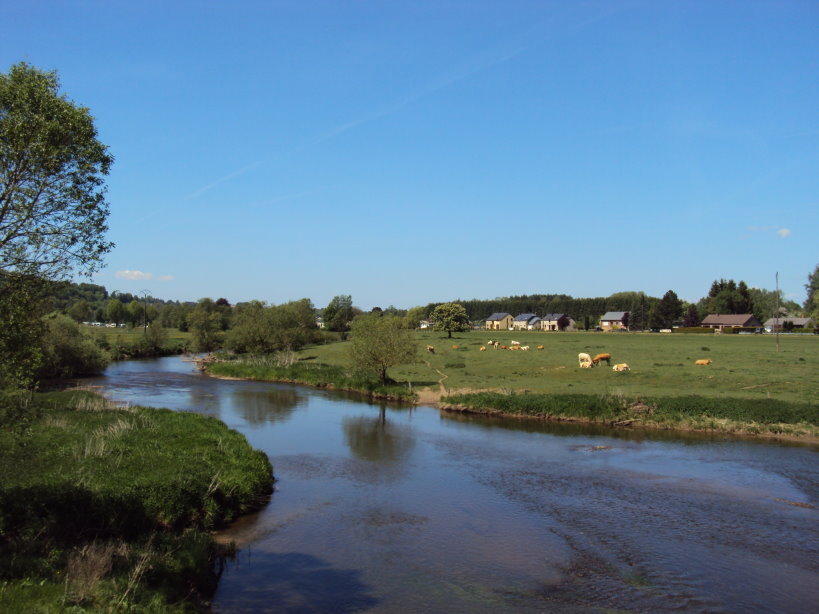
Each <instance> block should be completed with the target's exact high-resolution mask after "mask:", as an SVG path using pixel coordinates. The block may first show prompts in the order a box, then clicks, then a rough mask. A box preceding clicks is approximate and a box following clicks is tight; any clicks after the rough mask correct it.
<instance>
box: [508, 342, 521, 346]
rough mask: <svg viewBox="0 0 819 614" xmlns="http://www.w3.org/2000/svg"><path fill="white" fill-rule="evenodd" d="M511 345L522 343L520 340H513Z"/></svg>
mask: <svg viewBox="0 0 819 614" xmlns="http://www.w3.org/2000/svg"><path fill="white" fill-rule="evenodd" d="M509 345H520V341H512V342H511V343H510V344H509Z"/></svg>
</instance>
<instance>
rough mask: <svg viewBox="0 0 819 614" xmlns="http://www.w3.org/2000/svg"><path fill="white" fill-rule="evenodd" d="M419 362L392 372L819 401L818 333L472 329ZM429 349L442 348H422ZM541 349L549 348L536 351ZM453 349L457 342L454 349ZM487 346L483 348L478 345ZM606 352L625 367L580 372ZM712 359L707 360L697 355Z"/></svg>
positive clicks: (319, 357)
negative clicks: (492, 343)
mask: <svg viewBox="0 0 819 614" xmlns="http://www.w3.org/2000/svg"><path fill="white" fill-rule="evenodd" d="M416 335H417V336H416V338H417V343H418V347H419V353H418V356H419V361H418V362H417V363H415V364H406V365H399V366H396V367H393V368H392V369H390V371H389V375H390V377H392V378H393V379H395V380H397V381H399V382H405V383H406V382H411V383H412V385H413V389H414V390H416V391H419V390H422V389H423V388H424V387H429V388H430V389H431V390H432V391H434V392H440V391H441V385H443V387H444V389H445V391H446V393H447V394H454V393H456V392H477V391H494V392H523V391H526V392H530V393H543V394H566V393H577V394H600V395H620V396H627V397H641V396H651V397H672V396H681V395H699V396H704V397H709V398H719V399H730V398H746V399H776V400H782V401H789V402H798V403H815V402H816V399H817V398H819V336H816V335H810V336H808V335H806V336H788V335H781V336H780V351H779V352H777V351H776V341H775V339H774V336H773V335H727V334H724V335H698V334H692V335H686V334H663V333H605V332H577V333H543V332H511V331H495V332H492V331H470V332H468V333H455V334H453V337H452V339H447V338H446V333H437V332H426V331H419V332H418V333H417V334H416ZM490 339H491V340H495V339H497V340H498V341H500V343H501V345H507V346H509V345H510V344H511V341H512V340H515V341H519V342H520V343H521V344H522V345H528V346H529V347H530V349H529V350H528V351H510V350H501V349H498V350H493V349H491V348H490V347H489V346H488V345H487V341H489V340H490ZM427 345H431V346H433V347H434V348H435V353H434V354H431V353H428V352H426V351H425V349H424V348H425V347H426V346H427ZM538 345H543V346H544V349H543V350H537V349H536V348H537V346H538ZM347 346H348V344H347V343H346V342H345V343H335V344H329V345H324V346H311V347H309V348H306V349H304V350H302V351H301V353H300V356H301V358H302V360H309V361H315V362H322V363H327V364H333V365H338V366H346V364H347V357H346V348H347ZM452 346H457V348H453V347H452ZM481 346H485V347H486V348H487V349H486V351H480V347H481ZM580 352H586V353H588V354H591V355H592V356H594V355H595V354H598V353H604V352H608V353H610V354H611V355H612V365H614V364H616V363H627V364H628V365H629V367H630V369H631V370H630V371H626V372H622V373H618V372H615V371H613V370H612V368H611V367H609V366H607V365H606V364H605V363H602V364H600V365H598V366H597V367H595V368H593V369H580V368H579V367H578V360H577V355H578V354H579V353H580ZM706 358H710V359H711V360H712V361H713V362H712V364H710V365H708V366H697V365H695V364H694V363H695V361H696V360H698V359H706Z"/></svg>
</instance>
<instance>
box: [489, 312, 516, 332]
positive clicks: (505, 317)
mask: <svg viewBox="0 0 819 614" xmlns="http://www.w3.org/2000/svg"><path fill="white" fill-rule="evenodd" d="M511 326H512V316H511V315H510V314H508V313H506V312H501V313H493V314H492V315H491V316H489V317H488V318H486V330H509V328H511Z"/></svg>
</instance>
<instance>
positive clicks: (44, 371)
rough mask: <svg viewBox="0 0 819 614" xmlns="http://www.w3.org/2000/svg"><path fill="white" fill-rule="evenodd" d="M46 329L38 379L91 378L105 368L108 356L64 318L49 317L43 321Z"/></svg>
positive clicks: (83, 332)
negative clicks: (90, 376) (82, 376)
mask: <svg viewBox="0 0 819 614" xmlns="http://www.w3.org/2000/svg"><path fill="white" fill-rule="evenodd" d="M46 328H47V332H46V335H45V337H44V338H43V363H42V366H41V367H40V371H39V377H40V378H43V379H51V378H65V377H77V376H80V375H92V374H94V373H101V372H102V371H103V370H105V367H107V366H108V363H109V361H110V357H109V355H108V354H107V353H106V352H105V351H104V350H103V349H101V348H100V347H99V346H98V345H97V344H96V343H95V342H94V339H93V338H92V337H91V335H90V334H88V333H87V332H86V331H85V330H84V329H83V328H82V327H81V326H80V325H79V324H77V323H76V322H75V321H74V320H72V319H71V318H69V317H68V316H64V315H61V314H52V315H51V316H49V317H48V318H47V319H46Z"/></svg>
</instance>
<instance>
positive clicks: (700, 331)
mask: <svg viewBox="0 0 819 614" xmlns="http://www.w3.org/2000/svg"><path fill="white" fill-rule="evenodd" d="M671 332H673V333H674V334H677V333H690V334H697V335H713V334H714V329H713V328H710V327H708V326H681V327H680V328H674V329H672V331H671Z"/></svg>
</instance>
